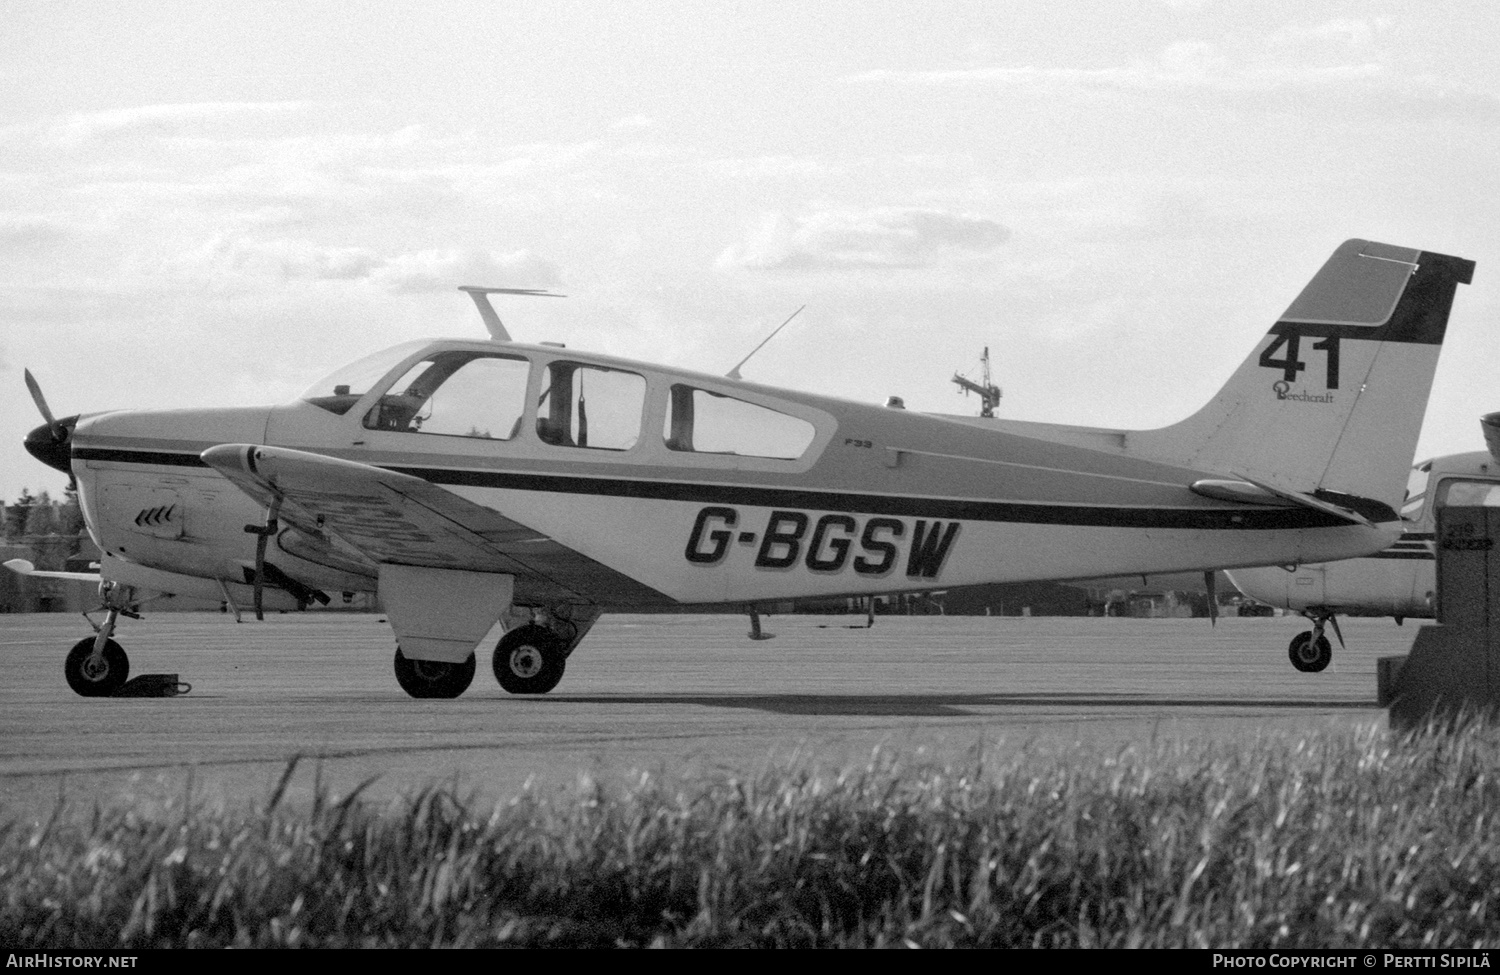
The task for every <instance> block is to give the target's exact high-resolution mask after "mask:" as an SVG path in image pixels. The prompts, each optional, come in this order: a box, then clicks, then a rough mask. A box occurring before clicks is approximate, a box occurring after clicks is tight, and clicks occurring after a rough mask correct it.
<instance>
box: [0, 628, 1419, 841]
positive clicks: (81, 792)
mask: <svg viewBox="0 0 1500 975" xmlns="http://www.w3.org/2000/svg"><path fill="white" fill-rule="evenodd" d="M862 623H863V619H862V618H859V617H817V616H789V617H771V618H769V619H767V620H766V628H767V629H768V630H769V631H770V632H773V633H776V634H777V638H776V639H774V640H769V641H764V642H751V641H750V640H748V639H746V631H747V629H748V624H747V621H746V620H745V619H744V618H742V617H733V616H626V615H612V616H605V617H604V618H603V619H601V620H600V622H599V623H598V625H597V626H595V628H594V630H593V631H592V632H591V633H590V634H589V636H588V638H587V639H586V640H585V641H584V642H583V644H582V645H581V646H580V647H579V649H578V651H577V652H576V653H575V654H574V656H573V657H572V658H571V659H570V660H569V662H568V672H567V674H566V676H565V677H564V678H563V681H562V683H561V684H560V685H559V686H558V687H557V689H556V690H554V691H553V692H552V693H550V694H547V695H545V696H542V697H531V698H525V697H515V696H512V695H509V694H506V693H505V692H504V691H502V690H501V689H500V687H499V686H498V685H497V684H496V683H495V681H494V678H493V676H492V675H491V672H490V666H489V660H488V655H487V654H486V655H484V657H482V658H481V660H480V662H479V669H478V673H477V674H476V676H475V679H474V684H473V685H472V686H471V687H470V688H469V690H468V691H467V692H466V693H465V694H464V695H463V696H462V697H461V698H458V699H456V700H451V701H419V700H413V699H412V698H409V697H407V696H406V695H405V694H404V693H403V692H402V691H401V690H400V688H399V687H398V686H397V685H396V682H395V678H394V676H393V674H392V670H391V656H392V653H393V650H394V639H393V637H392V635H391V631H390V627H389V626H387V625H386V624H385V623H384V622H383V618H381V617H378V616H371V615H353V614H343V613H321V614H320V613H305V614H288V615H276V616H272V617H270V618H268V619H267V620H266V621H264V622H261V623H257V622H253V621H247V622H245V623H243V624H236V623H235V621H234V620H233V618H232V617H229V616H225V615H220V614H211V613H210V614H198V613H156V614H151V615H149V616H148V617H147V618H146V619H145V620H143V621H139V622H135V621H127V622H125V624H124V625H123V626H122V627H121V630H120V632H119V633H118V634H117V639H118V640H119V642H120V643H121V644H122V645H123V646H124V647H125V649H126V650H127V652H129V653H130V656H131V671H132V674H140V673H176V674H179V675H180V676H181V679H182V680H184V681H186V682H188V683H190V684H191V685H192V691H191V693H189V694H187V695H185V696H182V697H177V698H146V699H117V698H108V699H98V698H93V699H90V698H81V697H78V696H76V695H75V694H74V693H73V692H72V691H71V690H69V688H68V686H67V684H66V683H65V682H64V680H63V673H62V661H63V657H64V655H65V654H66V651H67V648H68V647H69V646H71V645H72V644H73V643H74V642H76V641H77V640H78V639H80V638H81V637H83V636H85V635H87V634H88V632H89V631H88V628H87V626H86V625H85V624H84V622H83V621H82V620H80V619H79V618H78V617H76V616H65V615H28V616H0V664H3V667H4V673H5V680H4V681H3V683H0V819H6V818H11V817H20V818H26V819H33V818H36V817H37V816H41V815H45V814H46V813H47V812H48V811H49V810H50V809H51V807H52V806H53V805H54V804H55V802H56V800H57V798H58V796H59V795H63V796H66V797H67V798H68V799H69V800H71V801H72V802H73V803H74V804H82V805H90V804H92V803H93V802H95V801H100V802H113V801H118V800H120V799H122V798H124V797H130V798H131V799H132V800H133V801H137V802H142V803H154V802H160V801H167V800H168V799H172V798H174V797H180V796H181V795H183V794H188V793H190V794H191V795H193V796H194V800H195V801H198V802H209V803H215V804H217V803H239V802H246V801H253V800H255V799H257V798H263V797H265V796H266V795H267V794H268V793H269V791H270V789H271V787H272V785H273V783H275V781H276V780H277V779H278V778H279V777H280V775H281V773H282V771H283V769H285V768H286V766H287V763H288V761H289V760H290V759H291V757H292V756H294V755H300V756H302V757H301V759H300V761H299V765H298V768H297V771H296V773H295V774H294V776H293V778H292V780H291V790H290V792H289V793H288V795H289V797H290V798H291V799H292V800H296V799H297V798H298V797H304V798H305V797H306V796H308V795H309V794H310V792H311V790H312V789H313V788H314V784H315V782H318V783H321V785H322V786H323V787H325V788H327V789H328V790H330V791H331V792H334V793H346V792H347V791H348V790H350V789H352V788H354V787H355V785H357V784H358V783H360V782H362V781H364V780H366V779H368V778H371V777H374V782H373V784H372V785H371V786H370V787H369V790H368V792H367V793H366V794H367V795H369V796H372V797H389V798H395V797H397V796H399V795H401V794H403V793H408V792H411V791H414V790H416V789H418V788H421V787H422V786H424V785H427V784H429V783H432V782H439V783H447V784H456V785H457V787H458V788H459V790H460V792H463V793H472V794H474V795H476V796H477V797H478V798H480V799H481V800H483V801H500V800H504V799H506V798H508V797H510V796H513V795H515V794H516V793H517V792H519V791H520V790H521V789H523V788H526V787H527V785H528V783H529V784H530V787H531V788H533V789H539V790H553V789H569V788H573V787H575V786H576V784H577V782H578V781H579V780H580V777H583V776H591V777H594V778H600V779H605V780H626V779H628V778H629V777H632V776H635V775H638V774H641V773H646V774H651V775H667V776H676V775H690V774H698V773H703V772H710V773H711V772H715V771H720V770H729V771H738V772H746V773H752V772H754V771H757V770H759V769H762V768H764V767H765V766H766V765H767V764H768V763H771V762H791V761H799V762H804V763H810V764H815V765H818V766H822V767H834V766H842V765H845V764H847V763H851V762H864V761H867V760H868V759H869V756H870V754H871V752H872V750H873V749H875V748H877V747H879V746H884V747H886V748H889V749H894V750H897V751H899V752H902V753H911V754H914V753H916V752H917V751H919V750H920V751H921V752H922V753H923V754H924V755H927V756H931V757H934V758H937V759H940V760H943V759H956V758H960V757H962V756H963V755H965V754H966V753H968V752H971V751H972V750H973V749H975V748H976V747H982V748H985V749H987V750H997V749H998V750H1004V749H1011V748H1022V747H1027V748H1051V747H1057V748H1066V747H1069V746H1071V745H1072V744H1073V743H1074V742H1079V741H1082V742H1086V743H1091V744H1094V745H1098V746H1101V747H1105V748H1117V747H1124V746H1125V745H1128V744H1129V743H1132V742H1146V741H1151V740H1155V739H1161V738H1164V737H1166V738H1177V739H1183V740H1200V739H1204V738H1212V737H1223V738H1237V737H1244V736H1247V735H1256V734H1269V733H1282V732H1291V733H1300V732H1301V731H1304V730H1311V729H1314V728H1317V727H1320V726H1324V725H1326V724H1328V723H1330V722H1337V723H1365V724H1372V725H1378V726H1382V727H1383V726H1384V722H1385V712H1384V711H1383V710H1381V709H1379V708H1377V707H1376V705H1375V669H1376V659H1377V658H1378V657H1380V656H1384V655H1387V654H1396V653H1405V652H1407V650H1408V649H1409V648H1410V646H1411V642H1412V640H1413V638H1414V637H1415V635H1416V629H1417V625H1419V623H1418V622H1417V621H1412V622H1409V623H1408V624H1407V625H1406V626H1404V627H1398V626H1396V625H1395V623H1394V622H1393V621H1391V620H1389V619H1383V620H1382V619H1348V620H1342V621H1341V625H1342V627H1343V632H1344V636H1345V639H1346V640H1347V641H1348V644H1349V646H1348V648H1347V649H1340V648H1339V647H1338V646H1337V645H1335V648H1334V662H1333V664H1332V666H1330V668H1329V669H1328V670H1327V671H1325V672H1323V673H1321V674H1301V673H1297V672H1296V671H1294V670H1293V669H1292V667H1291V665H1290V663H1289V662H1288V660H1287V654H1286V645H1287V642H1288V641H1289V640H1290V639H1291V638H1292V637H1293V636H1294V635H1295V634H1296V633H1298V632H1300V631H1301V630H1302V629H1305V628H1306V624H1305V622H1303V621H1302V620H1300V619H1296V618H1269V619H1266V618H1257V619H1239V618H1233V619H1224V620H1220V621H1219V623H1218V625H1217V626H1213V627H1211V626H1210V625H1209V622H1208V620H1206V619H1084V618H1068V617H1045V618H1043V617H1036V618H1017V617H1007V618H1000V617H878V618H877V620H876V623H875V626H874V628H872V629H868V630H866V629H850V628H847V627H848V626H849V625H851V624H862Z"/></svg>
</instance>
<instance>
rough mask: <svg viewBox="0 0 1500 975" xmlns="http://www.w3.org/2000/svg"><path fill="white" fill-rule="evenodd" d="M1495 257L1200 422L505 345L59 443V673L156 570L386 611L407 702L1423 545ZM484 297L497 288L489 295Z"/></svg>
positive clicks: (1350, 307) (1377, 289)
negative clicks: (995, 592) (882, 604)
mask: <svg viewBox="0 0 1500 975" xmlns="http://www.w3.org/2000/svg"><path fill="white" fill-rule="evenodd" d="M1473 267H1474V265H1473V262H1471V261H1467V260H1463V259H1461V258H1455V257H1448V256H1444V255H1441V254H1435V253H1431V252H1423V251H1419V250H1414V249H1411V248H1403V247H1394V246H1390V245H1386V244H1378V243H1373V242H1369V241H1362V240H1351V241H1347V242H1345V243H1344V244H1343V245H1341V246H1340V247H1339V248H1338V249H1337V250H1336V251H1335V252H1334V254H1333V255H1332V256H1331V257H1330V258H1329V260H1328V261H1327V263H1326V264H1325V265H1324V266H1323V268H1322V269H1321V270H1320V271H1319V272H1318V274H1317V275H1316V276H1315V277H1314V278H1313V279H1312V281H1311V282H1310V283H1309V284H1308V285H1307V286H1306V287H1305V288H1304V289H1303V291H1302V292H1301V294H1300V295H1298V296H1297V298H1296V299H1295V300H1294V301H1293V302H1292V304H1291V306H1290V307H1289V308H1288V309H1287V311H1286V312H1285V313H1284V314H1283V315H1282V316H1281V318H1280V319H1278V320H1277V321H1276V322H1275V324H1273V326H1272V327H1271V329H1270V331H1269V332H1268V333H1267V335H1266V336H1265V337H1264V338H1263V339H1261V340H1260V342H1259V343H1257V345H1256V347H1255V348H1254V349H1253V350H1252V351H1251V353H1250V355H1249V357H1248V358H1247V359H1246V360H1245V361H1244V363H1243V364H1242V365H1241V366H1240V367H1239V369H1238V370H1237V371H1236V372H1235V373H1234V374H1233V376H1231V377H1230V379H1229V380H1228V382H1227V383H1226V384H1225V386H1224V387H1223V389H1222V390H1221V391H1220V392H1219V394H1218V395H1217V396H1215V397H1214V399H1213V400H1211V401H1210V402H1209V403H1208V404H1207V405H1205V406H1204V407H1203V408H1202V409H1201V410H1199V411H1198V412H1197V413H1195V414H1194V415H1192V416H1190V417H1188V418H1187V419H1186V420H1183V421H1182V422H1180V423H1178V424H1175V425H1173V426H1169V427H1164V428H1161V429H1157V430H1144V431H1125V430H1111V429H1104V428H1095V427H1089V428H1082V427H1064V426H1058V425H1052V424H1038V423H1021V422H1017V421H1005V420H994V419H988V418H975V417H951V416H938V415H929V414H918V413H914V412H909V411H906V410H902V409H892V408H884V407H880V406H874V405H866V404H861V403H853V402H848V401H844V400H838V399H834V398H831V397H826V396H821V395H818V394H815V393H806V392H800V391H792V390H785V389H777V388H774V387H770V386H763V385H758V384H754V383H749V382H745V381H743V380H740V379H737V378H733V377H716V376H708V375H703V374H699V373H693V372H689V371H686V370H680V369H673V368H668V367H663V366H656V365H651V364H648V363H643V362H635V361H631V360H626V359H621V358H618V357H614V356H605V355H597V354H592V353H584V352H578V351H574V350H569V349H563V348H561V347H558V346H552V345H545V344H543V345H526V344H521V343H517V342H513V341H511V340H510V336H509V335H508V334H507V333H506V331H505V329H504V327H503V326H502V325H501V324H500V322H499V319H498V317H496V316H495V315H494V314H493V312H490V314H488V315H486V316H485V320H486V324H487V326H488V327H489V329H490V332H491V339H490V340H489V341H475V340H459V339H446V340H427V341H415V342H409V343H405V344H403V345H400V346H397V347H395V348H392V349H388V350H385V351H383V352H379V353H376V354H374V355H372V356H369V357H367V358H365V359H362V360H360V361H358V362H356V363H354V364H352V365H350V366H347V367H345V368H344V369H341V370H339V371H338V372H336V373H335V374H333V375H332V376H329V377H328V378H327V379H325V380H323V381H321V382H319V383H317V384H315V386H314V387H313V388H312V389H310V390H309V391H308V392H307V393H306V394H305V395H304V396H302V397H300V398H299V399H297V400H296V401H294V402H292V403H288V404H284V405H281V406H276V407H264V408H253V409H252V408H237V409H220V410H175V411H139V412H116V413H105V414H98V415H94V416H87V417H69V418H66V419H63V420H56V419H54V418H53V417H52V415H51V413H50V411H49V410H48V409H47V408H46V405H45V401H44V400H43V399H42V397H41V396H40V392H39V391H36V393H37V400H38V404H39V406H41V407H42V410H43V414H44V417H45V418H46V419H47V422H46V423H45V424H43V425H42V426H41V427H38V428H37V429H36V430H34V431H33V432H32V434H31V435H30V436H29V437H28V439H27V448H28V450H30V451H31V452H32V453H33V455H35V456H37V457H39V458H41V459H42V460H44V461H45V462H47V463H49V464H51V465H53V466H54V467H57V468H58V469H60V470H68V471H70V472H71V474H72V475H73V476H74V477H75V478H76V479H77V483H78V491H79V497H80V501H81V504H82V507H83V511H84V515H85V518H86V520H87V525H88V529H89V532H90V534H91V536H92V537H93V539H94V540H95V542H96V543H97V544H98V545H99V547H100V548H101V549H102V550H103V552H104V553H105V557H104V559H103V562H102V564H101V573H102V576H103V578H104V583H103V586H102V591H103V595H104V600H105V605H106V607H107V609H108V612H107V615H106V618H105V622H104V624H103V625H102V626H101V627H100V628H99V631H98V633H97V634H96V635H95V636H94V637H90V638H86V639H84V640H81V641H79V643H78V644H77V645H75V646H74V647H73V649H72V650H71V651H70V652H69V654H68V656H67V659H66V661H65V668H64V669H65V674H66V676H67V678H68V680H69V683H70V684H71V685H72V686H73V687H74V689H75V690H78V691H79V692H80V693H83V694H88V695H93V694H107V693H111V692H113V691H114V690H115V689H116V688H118V687H119V686H120V685H121V684H122V683H123V681H124V680H125V676H126V674H127V673H128V669H129V662H128V659H127V657H126V655H125V653H124V651H123V650H122V649H121V648H120V647H119V645H118V644H117V643H116V642H115V641H114V640H113V634H114V631H115V628H116V626H117V624H118V620H119V617H120V616H121V615H122V614H124V615H128V614H129V613H130V612H131V608H130V607H131V605H132V603H133V600H134V599H135V598H136V597H135V594H134V588H135V586H136V583H135V582H134V581H133V578H134V576H133V573H135V572H136V571H137V570H141V569H144V570H150V571H152V572H157V573H163V572H165V573H172V574H174V575H176V576H183V577H189V578H190V579H192V580H196V582H195V584H196V585H199V586H202V585H205V584H206V585H209V586H212V587H214V588H217V589H220V590H221V591H223V592H224V593H225V594H226V597H225V598H229V597H230V595H232V594H234V593H235V592H237V591H238V592H239V593H243V592H244V591H245V588H246V587H248V588H249V590H250V592H251V593H252V598H253V599H254V600H255V601H256V602H257V604H258V603H259V602H260V600H261V598H262V596H263V594H264V593H265V592H266V591H267V590H271V589H275V590H280V591H281V592H283V593H286V594H288V595H290V596H291V597H293V598H295V599H297V600H298V601H303V602H306V601H312V600H317V601H323V600H326V599H327V598H328V593H330V592H338V591H343V592H371V593H376V594H378V597H379V599H380V601H381V604H382V606H383V608H384V610H385V612H386V615H387V617H388V619H389V620H390V623H391V626H392V629H393V630H394V631H395V636H396V642H397V647H396V650H395V654H394V667H395V672H396V677H397V680H398V682H399V683H400V685H401V686H402V687H403V688H404V689H405V690H406V691H407V692H408V693H410V694H412V695H413V696H417V697H454V696H457V695H458V694H461V693H462V692H463V691H464V690H465V689H466V688H467V687H468V686H469V683H470V682H471V680H472V678H473V674H474V671H475V668H476V655H475V651H476V649H477V648H478V647H480V646H481V644H482V643H483V642H484V641H485V640H486V639H487V637H488V636H489V634H490V633H491V631H492V630H494V629H495V627H496V626H497V625H500V626H501V627H503V629H504V631H505V633H504V636H503V637H501V638H500V640H499V643H498V645H497V646H496V648H495V651H494V653H493V656H492V661H491V662H492V666H493V669H494V672H495V676H496V678H497V680H498V681H499V683H500V684H501V686H502V687H504V688H505V689H506V690H508V691H511V692H514V693H543V692H546V691H548V690H550V689H552V688H553V687H554V686H556V684H557V683H558V681H559V680H560V679H561V678H562V675H563V671H564V667H565V664H566V661H567V658H568V655H569V654H570V653H571V652H572V651H573V649H574V648H575V647H576V646H577V645H578V643H579V641H580V640H581V639H582V638H583V636H584V634H586V633H587V631H588V629H589V627H590V626H591V625H592V624H593V622H594V620H596V619H597V618H598V616H599V614H600V613H601V612H603V611H604V610H605V609H606V608H621V609H627V608H631V607H642V606H650V605H662V604H678V605H692V604H698V603H723V602H736V603H740V604H742V605H745V606H746V607H747V608H749V609H751V611H752V613H753V611H754V607H755V605H756V604H758V603H761V602H766V601H772V600H782V599H790V598H796V597H805V596H839V595H867V594H875V593H886V592H901V591H911V590H913V589H923V588H940V587H949V586H962V585H970V584H976V583H986V582H1010V581H1025V580H1035V579H1067V578H1088V577H1098V576H1107V575H1124V574H1140V573H1148V572H1151V573H1155V572H1178V571H1188V570H1194V569H1211V568H1221V567H1226V566H1228V567H1234V566H1244V565H1265V564H1271V563H1292V562H1298V563H1301V562H1318V561H1326V560H1332V559H1342V558H1351V557H1356V556H1362V555H1368V554H1371V553H1374V552H1378V551H1381V550H1383V549H1385V548H1387V547H1388V546H1389V545H1390V544H1391V543H1392V542H1393V541H1395V540H1396V538H1397V537H1398V536H1399V534H1400V530H1401V527H1400V526H1401V521H1400V518H1399V516H1398V514H1397V512H1396V508H1397V507H1398V506H1399V505H1400V504H1401V501H1402V492H1403V489H1404V486H1405V481H1406V468H1407V465H1408V464H1409V458H1410V456H1411V454H1412V452H1413V450H1414V449H1415V443H1416V438H1417V433H1418V430H1419V428H1420V426H1421V421H1422V413H1423V410H1424V406H1425V403H1426V398H1427V393H1428V391H1429V390H1430V388H1431V383H1432V376H1433V372H1434V370H1435V368H1436V365H1437V358H1438V351H1439V347H1440V345H1441V343H1442V340H1443V336H1444V333H1445V330H1446V327H1447V321H1448V315H1449V311H1450V308H1451V305H1452V301H1453V298H1454V294H1455V291H1456V289H1457V286H1458V285H1459V284H1460V283H1467V282H1468V281H1469V280H1470V278H1471V275H1472V272H1473ZM484 290H485V289H471V294H474V295H475V300H476V302H479V303H481V308H482V309H483V308H485V307H486V306H485V304H483V302H487V301H488V298H487V297H485V296H484V295H483V294H482V292H483V291H484Z"/></svg>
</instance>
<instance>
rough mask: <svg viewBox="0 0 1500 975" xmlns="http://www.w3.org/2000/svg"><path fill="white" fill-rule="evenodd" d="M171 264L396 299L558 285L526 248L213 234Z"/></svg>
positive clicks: (215, 274) (219, 275) (208, 273)
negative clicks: (361, 288)
mask: <svg viewBox="0 0 1500 975" xmlns="http://www.w3.org/2000/svg"><path fill="white" fill-rule="evenodd" d="M169 266H170V267H171V268H172V269H174V270H176V271H179V272H185V273H188V274H191V275H201V276H204V277H210V278H214V279H219V280H223V279H228V278H235V279H238V280H240V281H244V280H246V279H262V280H271V281H295V280H311V281H368V282H369V283H370V284H372V285H374V286H376V287H378V288H383V289H385V290H387V291H391V292H395V293H400V294H410V293H423V292H431V291H449V290H452V289H453V288H456V287H458V286H459V285H461V284H480V285H500V286H513V287H523V288H550V287H555V286H557V285H559V284H560V283H561V280H560V277H559V274H558V271H557V268H556V266H554V265H553V264H551V263H550V262H548V261H546V260H543V259H542V258H540V257H538V256H537V255H535V254H533V253H531V252H530V251H525V250H522V251H515V252H513V253H498V254H497V253H495V252H493V251H488V250H480V249H451V250H424V251H412V252H409V253H404V254H396V255H395V256H389V257H387V256H382V255H380V254H378V253H376V252H375V251H372V250H370V249H368V248H364V247H330V246H325V245H321V244H315V243H312V242H311V241H306V240H290V239H279V240H256V239H253V238H250V237H217V238H215V239H213V240H210V241H208V242H207V243H205V244H203V245H202V246H201V247H197V248H195V249H193V250H191V251H189V252H187V253H185V254H182V255H180V256H179V257H177V258H176V259H174V260H172V261H170V262H169Z"/></svg>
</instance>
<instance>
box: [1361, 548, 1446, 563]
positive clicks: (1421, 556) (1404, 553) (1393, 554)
mask: <svg viewBox="0 0 1500 975" xmlns="http://www.w3.org/2000/svg"><path fill="white" fill-rule="evenodd" d="M1365 558H1368V559H1417V560H1419V561H1424V562H1436V561H1437V556H1436V555H1433V554H1432V553H1431V552H1419V551H1417V550H1416V549H1404V550H1397V549H1390V548H1388V549H1386V550H1385V551H1384V552H1376V553H1375V554H1374V555H1367V556H1365Z"/></svg>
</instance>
